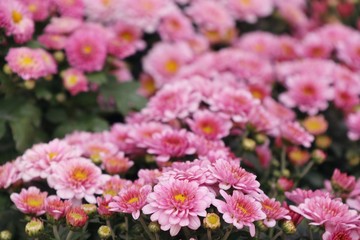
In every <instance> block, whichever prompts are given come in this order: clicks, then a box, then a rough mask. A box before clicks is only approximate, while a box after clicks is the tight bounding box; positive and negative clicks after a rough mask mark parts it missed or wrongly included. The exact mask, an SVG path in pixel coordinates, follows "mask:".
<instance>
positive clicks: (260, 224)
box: [255, 221, 269, 232]
mask: <svg viewBox="0 0 360 240" xmlns="http://www.w3.org/2000/svg"><path fill="white" fill-rule="evenodd" d="M255 225H256V227H257V228H258V229H259V230H260V231H261V232H266V231H267V230H268V229H269V228H268V227H267V226H266V225H265V224H264V222H263V221H257V222H255Z"/></svg>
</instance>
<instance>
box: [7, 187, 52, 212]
mask: <svg viewBox="0 0 360 240" xmlns="http://www.w3.org/2000/svg"><path fill="white" fill-rule="evenodd" d="M47 194H48V193H47V192H40V189H38V188H36V187H29V188H28V189H21V192H20V193H12V194H11V195H10V199H11V201H13V203H15V206H16V208H17V209H19V210H20V211H21V212H22V213H25V214H30V215H36V216H40V215H42V214H44V213H45V199H46V196H47Z"/></svg>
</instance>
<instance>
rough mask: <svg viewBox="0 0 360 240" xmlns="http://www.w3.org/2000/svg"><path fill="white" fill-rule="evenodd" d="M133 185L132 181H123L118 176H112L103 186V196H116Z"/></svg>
mask: <svg viewBox="0 0 360 240" xmlns="http://www.w3.org/2000/svg"><path fill="white" fill-rule="evenodd" d="M131 184H132V182H131V181H130V180H126V179H121V178H120V177H119V176H118V175H115V176H111V177H110V178H109V179H108V180H107V181H106V182H105V183H104V184H103V185H102V186H101V190H102V192H103V196H106V195H110V196H113V197H114V196H116V195H118V193H119V192H120V191H121V189H123V188H126V187H129V186H130V185H131Z"/></svg>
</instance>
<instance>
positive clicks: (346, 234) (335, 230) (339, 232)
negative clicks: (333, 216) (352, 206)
mask: <svg viewBox="0 0 360 240" xmlns="http://www.w3.org/2000/svg"><path fill="white" fill-rule="evenodd" d="M322 239H323V240H340V239H341V240H358V239H360V230H359V226H353V227H352V226H348V225H346V224H335V225H334V224H329V225H328V226H326V228H325V233H324V234H323V235H322Z"/></svg>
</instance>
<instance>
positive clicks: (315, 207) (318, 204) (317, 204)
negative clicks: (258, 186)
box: [290, 197, 360, 226]
mask: <svg viewBox="0 0 360 240" xmlns="http://www.w3.org/2000/svg"><path fill="white" fill-rule="evenodd" d="M290 209H291V210H293V211H294V212H297V213H299V214H300V215H302V216H303V217H305V218H306V219H308V220H310V221H311V223H310V225H315V226H317V225H324V224H327V222H330V223H344V224H354V223H355V224H356V222H359V221H360V216H359V214H358V212H357V211H356V210H349V207H348V205H346V204H344V203H342V202H341V201H340V200H336V199H331V198H330V197H312V198H307V199H305V201H304V202H303V203H301V204H300V205H299V206H298V207H296V206H290Z"/></svg>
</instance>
